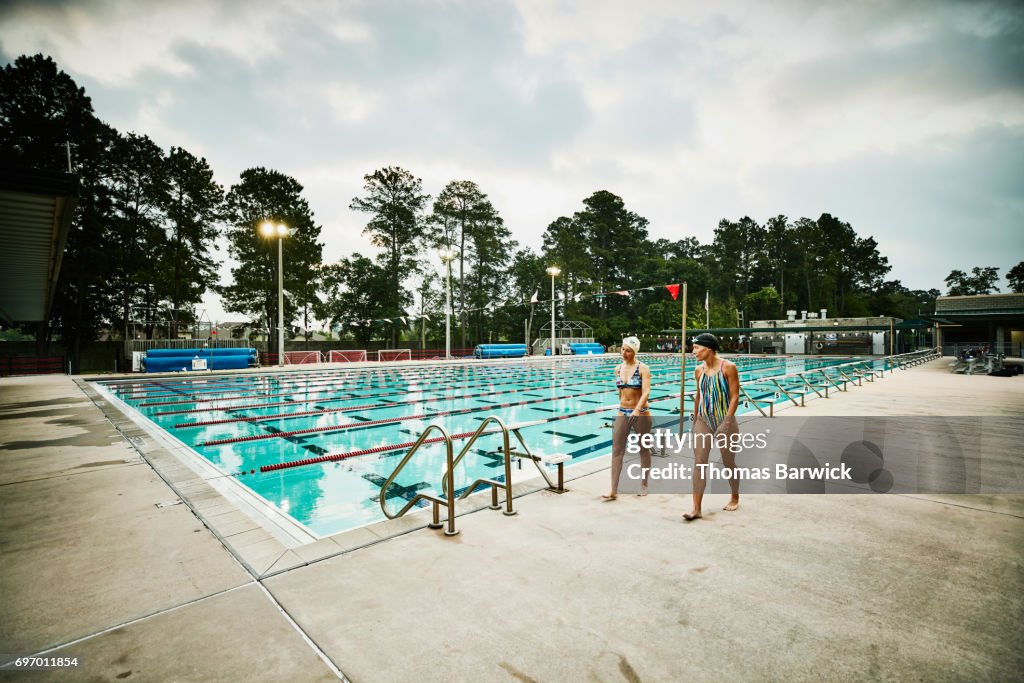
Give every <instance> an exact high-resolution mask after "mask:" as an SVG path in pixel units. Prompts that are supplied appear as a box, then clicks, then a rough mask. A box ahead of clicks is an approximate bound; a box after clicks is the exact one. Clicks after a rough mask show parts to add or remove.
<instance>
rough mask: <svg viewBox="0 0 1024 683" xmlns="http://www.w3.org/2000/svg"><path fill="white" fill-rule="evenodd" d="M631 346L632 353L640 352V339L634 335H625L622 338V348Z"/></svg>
mask: <svg viewBox="0 0 1024 683" xmlns="http://www.w3.org/2000/svg"><path fill="white" fill-rule="evenodd" d="M627 347H628V348H631V349H633V353H640V340H639V339H637V338H636V337H626V338H625V339H623V340H622V348H627Z"/></svg>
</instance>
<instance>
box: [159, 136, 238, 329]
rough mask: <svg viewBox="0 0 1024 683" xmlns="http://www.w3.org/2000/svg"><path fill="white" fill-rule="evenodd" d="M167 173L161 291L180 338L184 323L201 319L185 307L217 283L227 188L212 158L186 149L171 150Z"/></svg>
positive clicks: (168, 157)
mask: <svg viewBox="0 0 1024 683" xmlns="http://www.w3.org/2000/svg"><path fill="white" fill-rule="evenodd" d="M165 172H166V182H167V203H166V206H165V212H166V218H167V226H166V229H167V241H166V249H165V253H164V254H163V258H162V259H161V260H162V262H163V266H162V268H160V269H159V271H158V275H159V278H160V283H161V287H160V293H161V295H162V296H163V297H165V298H166V300H167V301H168V302H169V307H168V308H169V314H170V318H171V320H173V321H174V331H173V332H172V335H173V336H177V326H178V324H180V323H183V322H185V323H187V322H194V321H195V314H194V312H191V311H183V309H184V308H185V307H190V308H191V307H192V305H194V304H196V303H198V302H199V301H200V300H201V299H202V297H203V293H204V292H205V291H206V290H207V289H208V288H211V287H213V286H215V285H214V282H215V279H216V266H217V264H216V262H215V261H214V260H213V258H212V257H211V255H210V252H211V245H212V242H213V240H214V239H215V238H216V237H217V221H218V220H219V219H220V211H221V208H222V205H223V202H224V190H223V189H222V188H221V186H220V185H218V184H217V183H216V182H214V180H213V170H212V169H211V168H210V166H209V164H207V162H206V159H197V158H196V157H195V156H193V155H192V154H189V153H188V152H187V151H186V150H184V149H182V148H180V147H172V148H171V151H170V153H169V154H168V155H167V158H166V160H165ZM183 312H184V313H185V317H184V318H183V317H182V313H183Z"/></svg>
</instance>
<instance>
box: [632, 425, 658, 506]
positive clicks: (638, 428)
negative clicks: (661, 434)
mask: <svg viewBox="0 0 1024 683" xmlns="http://www.w3.org/2000/svg"><path fill="white" fill-rule="evenodd" d="M653 426H654V419H653V418H652V417H651V415H650V413H648V414H647V415H641V416H640V417H637V418H636V419H635V420H634V422H633V431H634V432H636V434H637V436H638V437H641V440H640V441H639V443H641V444H642V443H643V440H642V437H643V435H644V434H650V433H651V428H652V427H653ZM640 467H642V468H643V471H644V478H643V481H642V482H640V493H639V494H638V495H641V496H646V495H647V476H648V473H649V472H650V471H651V449H650V448H644V447H643V446H642V445H641V446H640Z"/></svg>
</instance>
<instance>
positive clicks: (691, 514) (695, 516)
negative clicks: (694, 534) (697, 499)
mask: <svg viewBox="0 0 1024 683" xmlns="http://www.w3.org/2000/svg"><path fill="white" fill-rule="evenodd" d="M703 516H704V515H702V514H701V513H699V512H687V513H686V514H685V515H683V519H685V520H686V521H687V522H692V521H693V520H695V519H700V518H701V517H703Z"/></svg>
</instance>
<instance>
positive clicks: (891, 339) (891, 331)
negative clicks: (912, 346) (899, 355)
mask: <svg viewBox="0 0 1024 683" xmlns="http://www.w3.org/2000/svg"><path fill="white" fill-rule="evenodd" d="M895 325H896V321H895V320H893V319H892V318H889V371H890V372H891V371H892V356H893V343H894V342H895V337H896V335H895V334H894V330H895Z"/></svg>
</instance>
